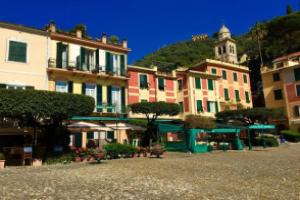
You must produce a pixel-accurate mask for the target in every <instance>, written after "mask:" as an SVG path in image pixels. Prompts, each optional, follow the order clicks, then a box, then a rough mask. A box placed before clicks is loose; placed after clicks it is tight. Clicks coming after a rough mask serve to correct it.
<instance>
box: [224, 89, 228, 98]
mask: <svg viewBox="0 0 300 200" xmlns="http://www.w3.org/2000/svg"><path fill="white" fill-rule="evenodd" d="M224 98H225V100H229V95H228V89H227V88H225V89H224Z"/></svg>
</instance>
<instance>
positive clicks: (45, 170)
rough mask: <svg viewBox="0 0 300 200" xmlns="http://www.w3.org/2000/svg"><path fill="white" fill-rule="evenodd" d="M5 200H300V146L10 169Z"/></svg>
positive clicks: (0, 176) (3, 175) (2, 175)
mask: <svg viewBox="0 0 300 200" xmlns="http://www.w3.org/2000/svg"><path fill="white" fill-rule="evenodd" d="M0 187H1V188H0V189H1V190H0V194H1V196H0V199H1V200H2V199H5V200H6V199H13V200H15V199H22V200H24V199H105V200H109V199H138V200H139V199H172V200H173V199H180V200H182V199H199V200H201V199H204V200H207V199H218V200H219V199H230V200H231V199H239V200H248V199H249V200H250V199H253V200H254V199H255V200H259V199H261V200H268V199H287V200H294V199H295V200H300V144H289V145H283V146H281V147H279V148H268V149H256V150H254V151H251V152H249V151H243V152H237V151H231V152H225V153H224V152H217V151H216V152H213V153H206V154H200V155H190V154H186V153H167V154H166V155H165V157H164V158H163V159H156V158H152V159H150V158H134V159H119V160H110V161H104V162H103V163H102V164H77V163H73V164H68V165H51V166H43V167H9V168H6V169H4V170H1V171H0Z"/></svg>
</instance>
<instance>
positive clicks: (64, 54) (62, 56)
mask: <svg viewBox="0 0 300 200" xmlns="http://www.w3.org/2000/svg"><path fill="white" fill-rule="evenodd" d="M56 66H57V67H58V68H66V67H67V66H68V46H67V45H64V44H63V43H61V42H58V43H57V44H56Z"/></svg>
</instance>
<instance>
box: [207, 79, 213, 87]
mask: <svg viewBox="0 0 300 200" xmlns="http://www.w3.org/2000/svg"><path fill="white" fill-rule="evenodd" d="M207 82H208V90H214V81H213V80H212V79H207Z"/></svg>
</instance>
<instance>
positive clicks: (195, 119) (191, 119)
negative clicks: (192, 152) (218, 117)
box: [184, 115, 216, 129]
mask: <svg viewBox="0 0 300 200" xmlns="http://www.w3.org/2000/svg"><path fill="white" fill-rule="evenodd" d="M184 123H185V127H186V128H200V129H213V128H215V127H216V121H215V119H214V118H212V117H205V116H200V115H188V116H186V119H185V122H184Z"/></svg>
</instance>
